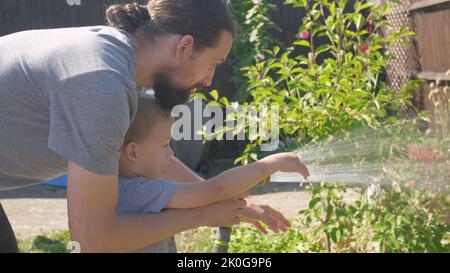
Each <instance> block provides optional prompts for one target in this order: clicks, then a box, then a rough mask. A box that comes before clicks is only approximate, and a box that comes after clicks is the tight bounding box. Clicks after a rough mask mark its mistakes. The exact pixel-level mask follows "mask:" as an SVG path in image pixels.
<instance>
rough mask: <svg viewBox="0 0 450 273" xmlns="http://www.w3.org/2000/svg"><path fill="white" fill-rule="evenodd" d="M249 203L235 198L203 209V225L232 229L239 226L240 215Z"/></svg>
mask: <svg viewBox="0 0 450 273" xmlns="http://www.w3.org/2000/svg"><path fill="white" fill-rule="evenodd" d="M246 205H247V202H246V201H245V200H244V199H241V198H233V199H229V200H225V201H221V202H217V203H215V204H212V205H209V206H205V207H201V208H200V209H201V210H202V211H203V217H202V219H203V221H202V225H204V226H208V227H230V226H234V225H237V224H239V222H240V221H241V218H240V215H241V214H242V211H243V210H244V209H245V208H246Z"/></svg>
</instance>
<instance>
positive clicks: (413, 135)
mask: <svg viewBox="0 0 450 273" xmlns="http://www.w3.org/2000/svg"><path fill="white" fill-rule="evenodd" d="M410 127H411V126H409V127H399V126H397V127H393V128H384V129H379V130H374V129H371V128H367V127H366V128H358V129H354V130H350V132H347V133H342V134H337V135H335V136H333V137H331V138H328V139H327V140H323V141H320V142H317V143H314V144H311V145H308V146H305V147H301V148H299V149H296V150H295V152H296V153H297V154H298V156H299V157H300V159H301V160H302V162H304V163H305V165H307V166H308V168H309V170H310V173H311V176H310V178H309V179H308V181H304V180H303V178H302V177H301V176H300V175H299V174H295V173H281V172H278V173H275V174H274V175H272V177H271V182H299V183H302V182H311V183H314V182H327V181H333V182H340V183H345V184H349V185H369V184H390V185H392V184H398V185H409V186H421V187H427V188H434V189H436V188H443V187H445V188H448V187H449V184H450V145H448V144H449V142H448V141H445V140H442V141H437V142H435V143H434V144H433V145H431V144H426V143H425V144H424V143H423V141H422V140H424V139H429V137H427V136H425V135H424V134H423V133H421V132H420V131H418V130H411V129H407V128H410Z"/></svg>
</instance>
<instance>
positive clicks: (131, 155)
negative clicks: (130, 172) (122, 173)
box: [124, 142, 137, 162]
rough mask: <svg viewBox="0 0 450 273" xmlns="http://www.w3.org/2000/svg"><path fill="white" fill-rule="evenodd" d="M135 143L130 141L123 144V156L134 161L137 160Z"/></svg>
mask: <svg viewBox="0 0 450 273" xmlns="http://www.w3.org/2000/svg"><path fill="white" fill-rule="evenodd" d="M136 151H137V144H136V143H135V142H130V143H128V144H127V145H126V146H125V150H124V152H125V156H126V157H127V159H128V160H129V161H132V162H135V161H136V160H137V152H136Z"/></svg>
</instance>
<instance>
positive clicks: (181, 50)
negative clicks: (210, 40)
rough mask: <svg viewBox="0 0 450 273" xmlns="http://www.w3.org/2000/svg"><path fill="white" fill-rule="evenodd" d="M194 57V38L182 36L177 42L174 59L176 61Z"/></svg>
mask: <svg viewBox="0 0 450 273" xmlns="http://www.w3.org/2000/svg"><path fill="white" fill-rule="evenodd" d="M192 55H194V37H193V36H192V35H184V36H183V37H181V39H180V40H179V41H178V45H177V51H176V57H177V59H178V60H187V59H189V58H191V57H192Z"/></svg>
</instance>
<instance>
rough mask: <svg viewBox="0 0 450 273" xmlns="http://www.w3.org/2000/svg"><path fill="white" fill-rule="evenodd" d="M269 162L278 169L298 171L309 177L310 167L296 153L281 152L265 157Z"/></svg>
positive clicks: (306, 177)
mask: <svg viewBox="0 0 450 273" xmlns="http://www.w3.org/2000/svg"><path fill="white" fill-rule="evenodd" d="M262 160H264V161H266V162H267V163H268V164H270V165H272V166H274V168H275V170H276V171H281V172H296V173H299V174H301V175H302V176H303V178H305V180H307V179H308V177H309V175H310V174H309V170H308V168H307V167H306V166H305V165H304V164H303V163H302V162H301V161H300V159H299V157H298V156H297V155H296V154H295V153H279V154H273V155H270V156H268V157H265V158H263V159H262Z"/></svg>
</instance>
